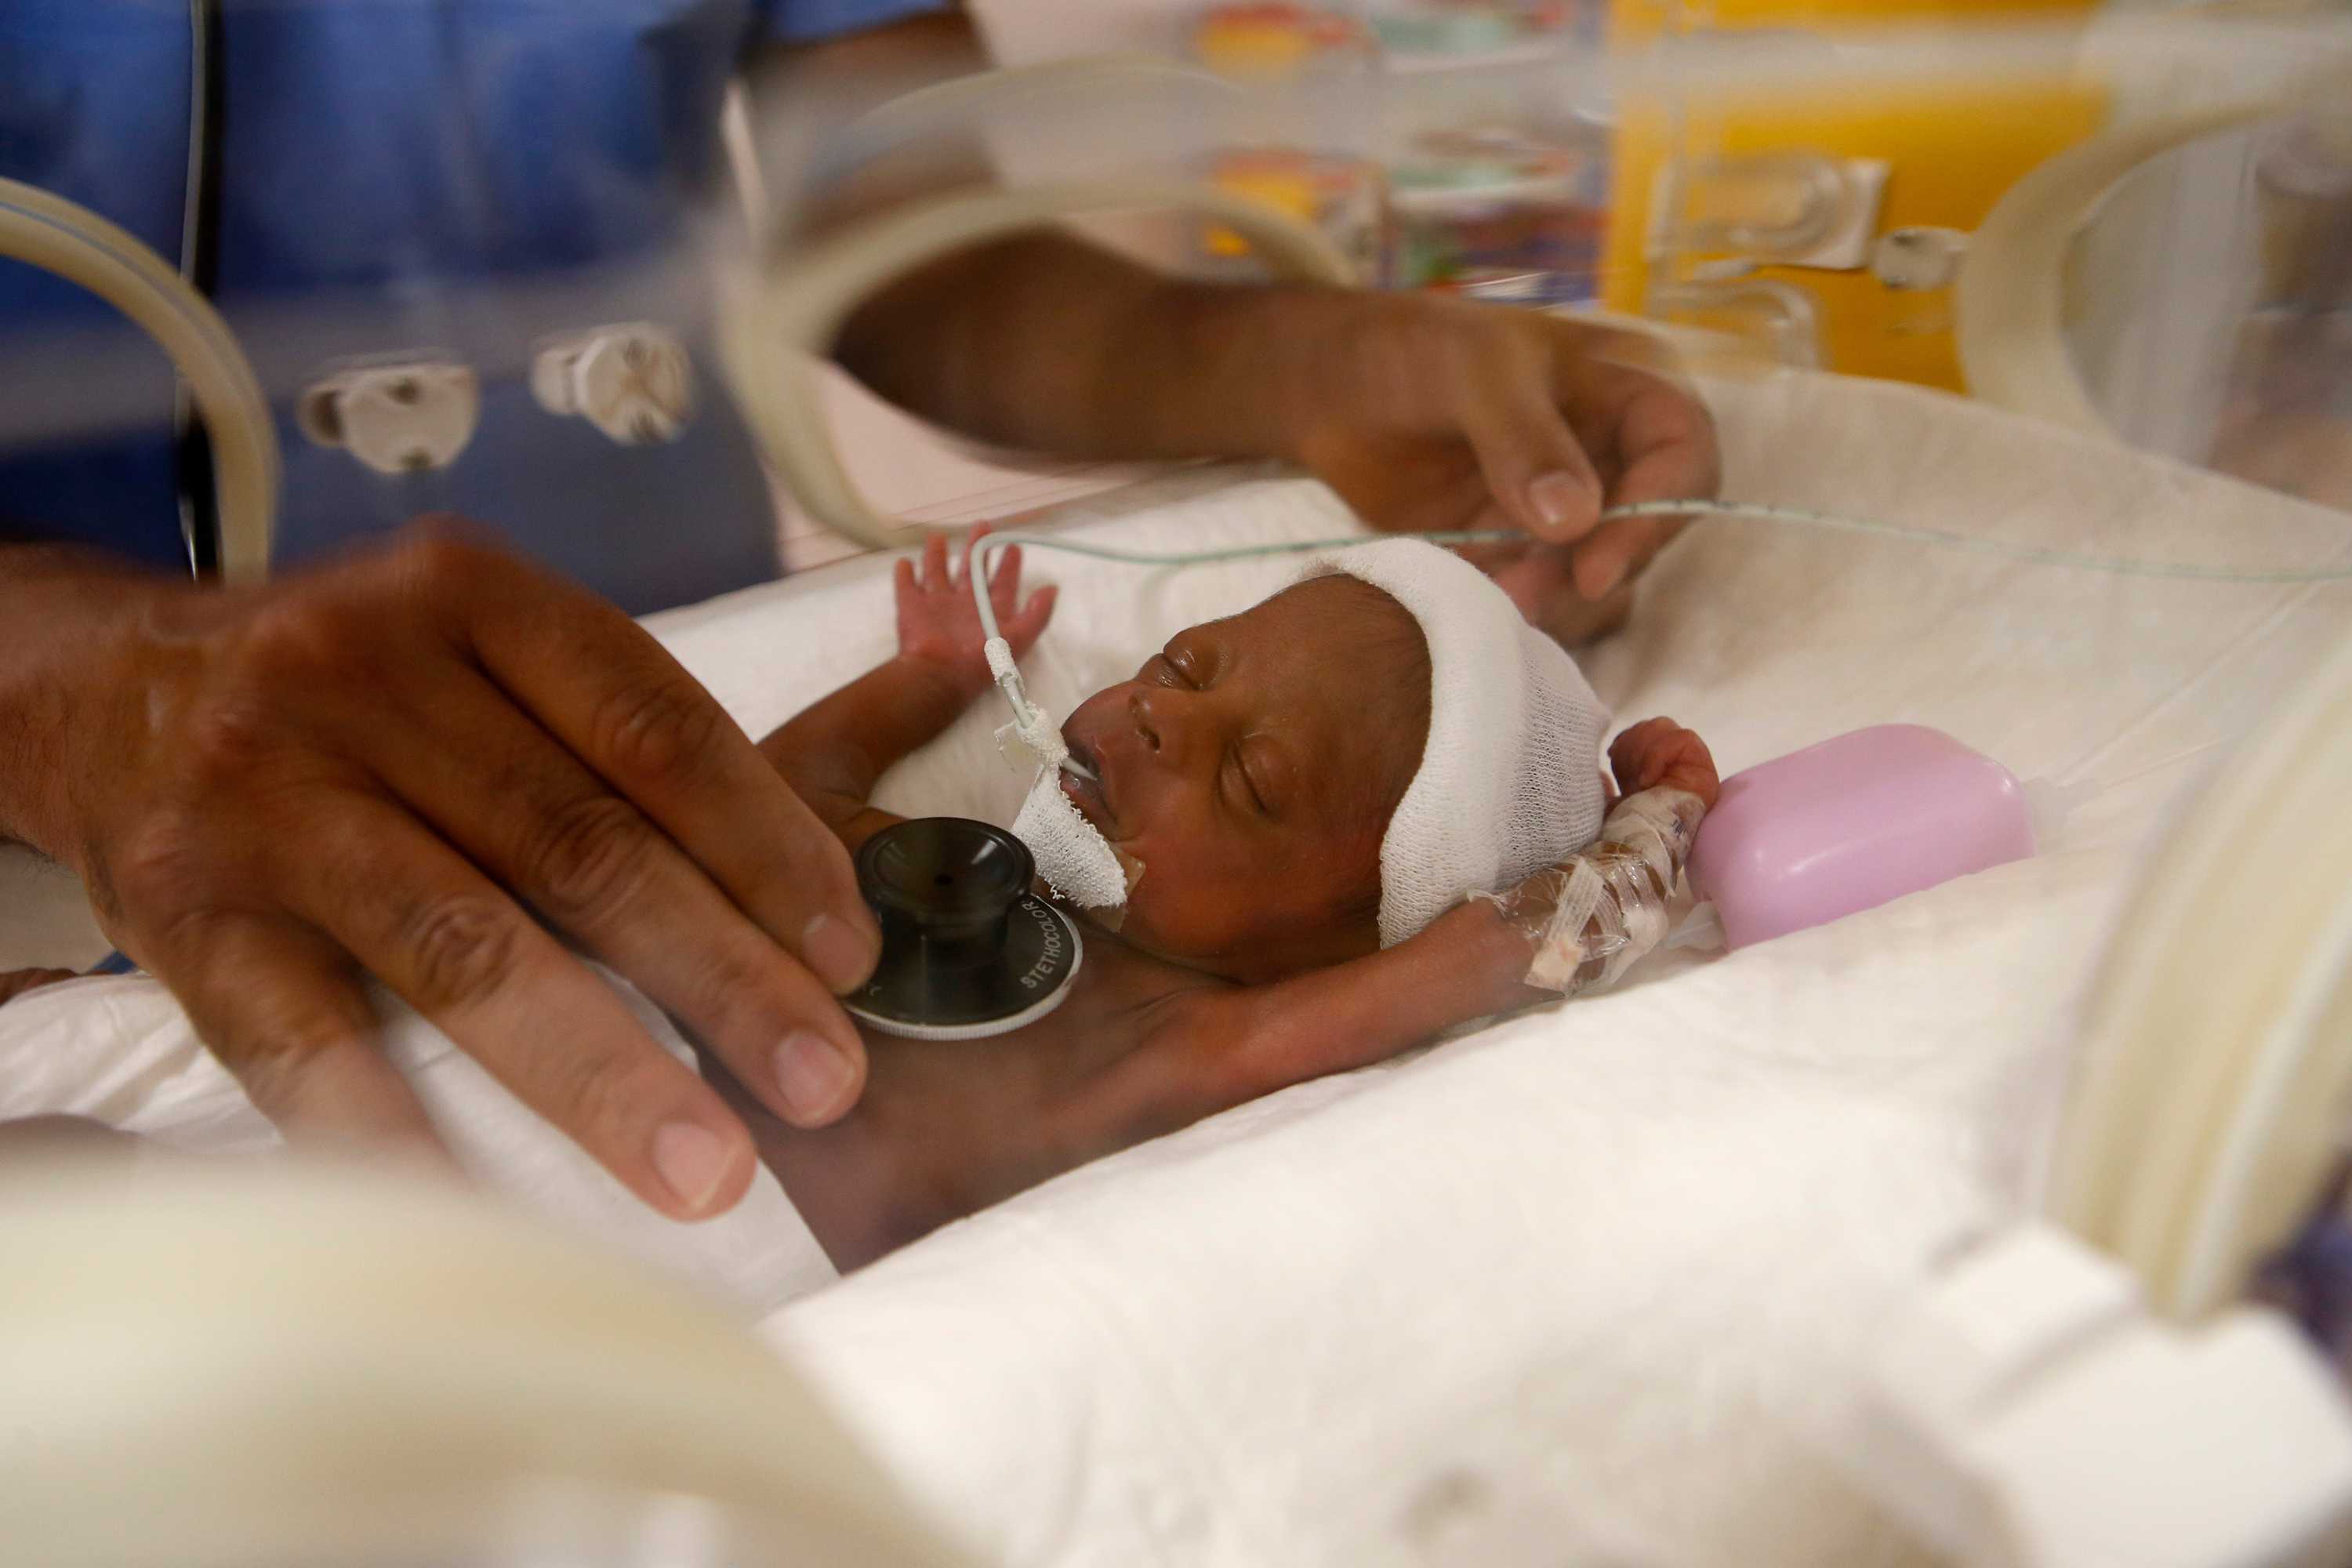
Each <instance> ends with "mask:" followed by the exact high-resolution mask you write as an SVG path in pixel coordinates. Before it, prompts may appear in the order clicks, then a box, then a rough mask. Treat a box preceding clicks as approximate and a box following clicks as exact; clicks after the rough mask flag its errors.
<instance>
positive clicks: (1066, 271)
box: [836, 234, 1349, 459]
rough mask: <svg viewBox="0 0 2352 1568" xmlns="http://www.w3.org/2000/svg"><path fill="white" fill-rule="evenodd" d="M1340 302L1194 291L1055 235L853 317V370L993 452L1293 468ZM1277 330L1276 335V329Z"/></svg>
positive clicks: (901, 288)
mask: <svg viewBox="0 0 2352 1568" xmlns="http://www.w3.org/2000/svg"><path fill="white" fill-rule="evenodd" d="M1348 309H1349V296H1348V295H1346V294H1344V293H1341V292H1339V291H1337V290H1330V289H1312V288H1297V289H1288V288H1284V289H1243V288H1227V287H1222V286H1218V285H1213V284H1199V283H1187V282H1183V281H1181V280H1178V279H1171V278H1168V277H1166V276H1164V275H1162V274H1160V273H1158V272H1155V271H1153V270H1152V269H1150V268H1147V267H1144V266H1141V265H1139V263H1136V262H1133V261H1129V260H1128V259H1126V258H1122V257H1118V256H1115V255H1113V254H1112V253H1110V252H1109V251H1107V250H1104V249H1102V248H1100V247H1097V246H1093V245H1089V244H1087V243H1086V242H1085V241H1083V240H1079V239H1076V238H1075V237H1069V236H1066V235H1060V234H1039V235H1033V236H1027V237H1020V238H1015V239H1011V240H1006V241H1003V242H1001V243H998V244H995V245H992V246H987V247H981V248H977V249H974V250H971V251H966V252H962V253H960V254H958V255H956V256H953V257H950V258H946V259H944V260H942V261H940V262H936V263H934V264H933V265H931V266H930V267H929V268H925V269H923V270H922V271H919V272H918V273H915V274H913V275H911V276H909V277H908V278H907V279H905V280H903V281H902V282H900V283H899V284H898V285H897V286H896V287H894V288H892V289H887V290H886V291H885V292H884V293H882V294H880V295H878V296H877V298H876V299H875V300H873V301H871V302H870V303H869V304H868V305H867V306H866V308H865V309H864V310H860V311H859V312H858V313H857V314H856V316H854V317H852V318H851V320H850V321H849V323H848V325H847V327H846V328H845V331H843V333H842V336H841V338H840V341H839V342H838V343H837V344H836V354H837V357H838V358H839V359H840V361H841V363H843V364H844V365H845V366H846V367H847V368H848V369H849V370H850V371H851V372H852V373H853V374H856V375H857V376H858V377H859V378H860V379H861V380H863V381H865V382H866V384H868V385H869V386H872V387H873V388H874V389H875V390H876V391H877V392H879V393H881V394H882V395H884V396H885V397H887V398H889V399H890V400H891V401H893V402H895V403H898V405H901V406H903V407H906V408H908V409H911V410H913V411H914V412H915V413H918V414H920V415H923V416H926V417H928V418H930V419H934V420H937V421H939V422H940V423H941V424H943V425H947V426H951V427H953V428H955V429H958V430H961V431H963V432H965V433H966V434H968V435H971V436H975V437H980V438H981V439H983V440H988V441H994V442H998V443H1001V444H1003V445H1006V446H1013V447H1026V448H1029V449H1032V450H1036V451H1051V452H1058V453H1062V454H1065V455H1067V456H1071V457H1077V458H1163V459H1164V458H1216V457H1295V456H1297V447H1296V435H1297V419H1296V417H1295V412H1296V410H1297V409H1298V408H1299V407H1300V406H1301V405H1300V401H1299V398H1300V395H1301V393H1302V391H1303V390H1304V389H1303V388H1301V387H1299V386H1297V383H1298V382H1299V381H1300V379H1301V377H1302V371H1301V369H1300V367H1301V366H1302V365H1303V364H1306V363H1310V362H1311V360H1312V359H1313V358H1314V357H1315V356H1313V355H1311V354H1308V353H1303V352H1302V347H1301V345H1302V343H1307V342H1311V341H1313V340H1314V339H1315V338H1316V337H1317V336H1318V334H1325V333H1328V334H1333V335H1336V334H1339V333H1341V332H1344V331H1345V330H1346V328H1345V324H1344V323H1345V319H1346V312H1347V310H1348ZM1276 314H1278V315H1280V317H1281V318H1282V325H1283V331H1282V332H1281V334H1280V342H1279V343H1278V344H1277V342H1276V334H1275V333H1274V332H1272V331H1269V330H1268V323H1269V321H1271V320H1272V319H1273V318H1274V317H1275V316H1276Z"/></svg>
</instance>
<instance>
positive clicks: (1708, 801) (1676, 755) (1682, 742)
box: [1609, 719, 1722, 811]
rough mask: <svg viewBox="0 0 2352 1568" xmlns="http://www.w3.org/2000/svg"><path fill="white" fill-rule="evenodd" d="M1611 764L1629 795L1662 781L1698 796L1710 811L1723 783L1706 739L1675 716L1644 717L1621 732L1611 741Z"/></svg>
mask: <svg viewBox="0 0 2352 1568" xmlns="http://www.w3.org/2000/svg"><path fill="white" fill-rule="evenodd" d="M1609 765H1610V766H1611V767H1612V768H1613V769H1614V770H1616V773H1617V787H1618V788H1619V789H1620V790H1622V792H1623V793H1625V794H1627V795H1633V794H1635V793H1637V792H1639V791H1641V790H1645V789H1656V788H1659V787H1660V786H1661V785H1663V786H1664V787H1665V788H1667V789H1678V790H1683V791H1685V792H1687V793H1688V794H1691V795H1696V796H1698V798H1699V801H1700V803H1701V804H1702V805H1705V806H1706V808H1707V809H1708V810H1709V811H1713V810H1714V809H1715V797H1716V793H1717V790H1719V789H1720V788H1721V787H1722V785H1721V783H1720V782H1719V781H1718V780H1717V778H1716V776H1715V757H1714V755H1713V754H1712V753H1711V752H1708V751H1707V749H1706V742H1705V741H1702V740H1700V739H1699V738H1698V737H1697V736H1696V735H1695V734H1693V733H1691V731H1688V730H1685V729H1684V728H1683V727H1682V726H1681V725H1679V724H1677V723H1675V721H1673V720H1672V719H1645V720H1643V721H1642V722H1641V723H1639V724H1636V725H1634V726H1633V728H1632V729H1630V730H1628V731H1625V732H1624V733H1623V734H1622V735H1620V736H1618V737H1617V738H1616V739H1615V740H1614V741H1612V742H1610V743H1609Z"/></svg>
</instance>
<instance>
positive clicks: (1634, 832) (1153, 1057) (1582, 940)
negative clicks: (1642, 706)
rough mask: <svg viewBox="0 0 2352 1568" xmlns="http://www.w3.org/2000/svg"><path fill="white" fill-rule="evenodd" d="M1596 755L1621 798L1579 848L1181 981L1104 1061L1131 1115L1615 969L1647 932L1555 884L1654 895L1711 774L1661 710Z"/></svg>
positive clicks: (1386, 1044) (1302, 1069) (1186, 1111)
mask: <svg viewBox="0 0 2352 1568" xmlns="http://www.w3.org/2000/svg"><path fill="white" fill-rule="evenodd" d="M1610 761H1611V763H1612V765H1613V766H1614V768H1615V770H1616V773H1617V782H1618V784H1619V787H1620V788H1622V790H1623V791H1624V792H1625V798H1624V799H1622V801H1620V802H1619V803H1618V804H1617V805H1616V806H1615V807H1614V808H1613V809H1612V811H1611V812H1610V814H1609V816H1608V819H1607V820H1606V821H1605V822H1604V823H1603V824H1602V826H1601V838H1600V839H1599V840H1598V841H1596V842H1595V843H1593V844H1592V845H1591V847H1588V848H1586V849H1584V850H1582V851H1580V853H1579V854H1578V855H1577V856H1575V857H1573V858H1570V860H1569V861H1567V862H1564V863H1563V864H1562V865H1560V866H1557V867H1549V868H1545V869H1544V870H1542V871H1539V872H1538V873H1536V875H1534V876H1532V877H1530V878H1528V879H1527V880H1526V881H1525V882H1522V883H1521V884H1519V885H1518V886H1517V888H1513V889H1507V890H1506V891H1505V892H1503V893H1502V894H1500V895H1498V896H1496V897H1494V898H1485V897H1480V898H1474V899H1472V900H1468V901H1465V902H1464V903H1462V904H1460V905H1458V906H1456V907H1455V908H1454V909H1452V910H1447V911H1446V912H1445V913H1444V915H1442V916H1440V917H1439V918H1438V919H1437V920H1436V921H1433V923H1432V924H1431V925H1430V926H1429V927H1428V929H1427V930H1425V931H1422V932H1421V933H1420V934H1419V935H1417V936H1415V937H1414V938H1412V940H1411V941H1410V942H1400V943H1399V944H1397V945H1396V946H1395V947H1391V948H1388V949H1386V950H1384V951H1382V952H1376V953H1373V954H1371V955H1370V956H1368V957H1365V958H1360V959H1355V960H1352V961H1350V962H1349V963H1341V964H1335V965H1333V966H1332V967H1330V968H1328V969H1321V970H1317V971H1314V972H1312V973H1307V974H1301V975H1296V976H1294V977H1292V978H1290V979H1287V980H1283V981H1278V982H1276V983H1275V984H1269V985H1255V986H1247V987H1243V988H1239V989H1235V990H1232V991H1224V992H1198V993H1192V994H1189V995H1187V996H1186V997H1185V998H1183V999H1182V1000H1181V1003H1180V1004H1179V1005H1177V1006H1176V1007H1174V1008H1172V1009H1171V1013H1170V1016H1169V1017H1168V1019H1167V1021H1166V1023H1165V1024H1164V1026H1163V1027H1162V1038H1161V1040H1160V1042H1159V1044H1160V1047H1162V1048H1160V1049H1153V1050H1145V1051H1140V1052H1137V1053H1136V1054H1135V1055H1134V1056H1133V1057H1131V1058H1128V1059H1127V1060H1126V1061H1124V1062H1122V1063H1121V1064H1120V1065H1119V1068H1118V1071H1119V1072H1120V1073H1122V1074H1124V1075H1126V1076H1127V1077H1128V1079H1129V1081H1128V1082H1126V1083H1124V1084H1122V1085H1121V1086H1120V1094H1119V1096H1118V1098H1120V1099H1129V1097H1131V1100H1130V1103H1131V1104H1133V1105H1134V1106H1136V1107H1137V1108H1138V1112H1137V1114H1138V1115H1139V1119H1140V1120H1142V1121H1147V1122H1148V1121H1162V1122H1164V1125H1162V1126H1160V1127H1157V1128H1151V1129H1149V1130H1148V1131H1166V1130H1168V1129H1170V1128H1173V1127H1178V1126H1181V1125H1184V1124H1185V1123H1187V1122H1190V1121H1197V1120H1198V1119H1200V1118H1201V1117H1203V1116H1208V1115H1212V1114H1213V1113H1214V1112H1216V1111H1218V1110H1223V1109H1225V1108H1226V1107H1228V1106H1232V1105H1238V1104H1240V1103H1242V1102H1243V1101H1244V1100H1252V1099H1255V1098H1256V1097H1258V1096H1260V1095H1264V1094H1270V1093H1272V1092H1274V1091H1275V1090H1276V1089H1284V1088H1286V1087H1288V1086H1289V1085H1291V1084H1294V1083H1299V1082H1303V1081H1304V1080H1306V1079H1311V1078H1319V1077H1321V1076H1323V1075H1325V1074H1327V1073H1333V1072H1343V1071H1346V1070H1348V1069H1349V1068H1358V1067H1364V1066H1367V1065H1369V1064H1370V1063H1373V1062H1378V1061H1384V1060H1386V1059H1387V1058H1390V1057H1392V1056H1395V1055H1396V1054H1397V1053H1399V1052H1400V1051H1404V1050H1409V1049H1411V1048H1412V1047H1414V1046H1417V1045H1420V1044H1422V1043H1423V1042H1424V1041H1426V1040H1428V1039H1430V1038H1431V1037H1433V1036H1435V1035H1438V1034H1440V1033H1442V1032H1443V1031H1444V1030H1446V1029H1449V1028H1452V1027H1453V1026H1455V1025H1457V1024H1463V1023H1466V1022H1468V1021H1469V1020H1471V1019H1473V1018H1478V1017H1484V1016H1486V1015H1488V1014H1492V1013H1500V1012H1505V1011H1507V1010H1509V1009H1512V1008H1517V1007H1523V1006H1526V1005H1528V1004H1530V1003H1534V1002H1543V1001H1551V1000H1557V999H1558V998H1559V996H1560V995H1562V994H1568V995H1574V994H1577V993H1579V992H1580V991H1582V990H1586V989H1591V988H1592V987H1593V986H1594V985H1595V984H1596V983H1599V982H1601V981H1602V980H1604V979H1613V978H1615V973H1616V972H1617V971H1619V970H1622V967H1623V966H1624V964H1625V963H1629V962H1631V960H1632V958H1633V957H1638V956H1639V953H1640V952H1647V951H1648V950H1649V947H1651V946H1654V945H1655V940H1654V938H1655V935H1658V934H1663V932H1662V931H1659V932H1655V933H1649V932H1643V933H1642V934H1643V935H1647V936H1648V937H1649V938H1650V940H1649V941H1647V942H1643V943H1641V944H1639V952H1634V951H1633V949H1631V948H1629V947H1628V946H1627V944H1625V943H1624V942H1622V935H1623V934H1624V931H1625V929H1626V924H1627V920H1626V916H1627V914H1628V913H1629V912H1630V911H1627V910H1618V909H1616V908H1615V907H1614V906H1613V905H1612V908H1611V909H1609V910H1596V909H1593V908H1592V907H1591V905H1589V904H1588V905H1585V906H1583V908H1584V910H1585V911H1586V912H1584V913H1582V914H1578V913H1576V912H1574V911H1573V910H1568V911H1567V912H1566V914H1565V918H1563V911H1564V910H1566V906H1564V905H1563V902H1562V899H1563V895H1564V894H1567V893H1570V892H1571V891H1579V890H1583V889H1588V888H1589V887H1590V886H1591V884H1594V883H1597V884H1599V885H1600V887H1601V889H1604V893H1603V896H1604V897H1605V898H1609V899H1623V900H1626V901H1627V902H1629V903H1630V902H1632V901H1634V900H1647V902H1648V903H1649V904H1650V906H1651V907H1652V908H1654V909H1656V910H1663V908H1664V902H1665V900H1666V899H1667V898H1668V897H1669V896H1670V895H1671V894H1672V892H1673V890H1674V882H1675V879H1676V878H1678V877H1679V876H1680V874H1681V872H1682V868H1683V865H1684V861H1685V858H1686V857H1687V856H1688V854H1689V850H1690V844H1691V839H1692V836H1693V834H1694V833H1695V831H1696V828H1697V826H1698V822H1699V818H1700V817H1701V816H1703V815H1704V814H1705V812H1706V810H1707V809H1709V808H1710V807H1712V806H1713V805H1714V804H1715V798H1716V793H1717V779H1716V772H1715V762H1714V759H1713V758H1712V757H1711V756H1710V755H1709V754H1708V752H1707V750H1706V743H1705V742H1702V741H1700V740H1699V738H1698V737H1697V736H1696V735H1695V734H1693V733H1692V732H1691V731H1688V730H1685V729H1683V728H1681V727H1680V726H1679V725H1676V724H1675V723H1674V722H1673V721H1671V720H1665V719H1653V720H1650V721H1647V722H1646V723H1643V724H1638V725H1636V726H1634V727H1633V729H1631V730H1628V731H1626V732H1625V733H1624V734H1622V735H1621V736H1619V737H1618V739H1617V742H1616V743H1615V744H1614V745H1612V747H1611V748H1610ZM1654 825H1664V826H1654ZM1648 838H1654V842H1648V843H1645V842H1643V840H1644V839H1648ZM1662 862H1663V865H1662V864H1661V863H1662ZM1662 870H1663V876H1662V875H1661V871H1662ZM1612 959H1614V960H1616V961H1617V963H1616V964H1615V965H1614V967H1613V968H1612ZM1145 1107H1148V1108H1149V1110H1144V1109H1142V1108H1145ZM1139 1131H1146V1130H1143V1129H1139ZM1148 1131H1147V1135H1148Z"/></svg>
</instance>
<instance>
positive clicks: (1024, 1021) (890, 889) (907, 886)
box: [845, 816, 1084, 1040]
mask: <svg viewBox="0 0 2352 1568" xmlns="http://www.w3.org/2000/svg"><path fill="white" fill-rule="evenodd" d="M1035 876H1036V865H1035V862H1034V860H1033V859H1032V858H1030V854H1029V849H1028V847H1027V846H1026V845H1024V844H1023V843H1022V842H1021V840H1020V839H1018V838H1016V837H1013V835H1012V834H1010V833H1007V832H1005V831H1004V829H1003V828H1001V827H992V826H989V825H988V824H987V823H985V822H974V821H971V819H969V818H967V817H961V816H921V817H916V818H914V819H912V820H910V821H907V822H901V823H897V824H895V825H893V826H889V827H886V828H884V829H883V830H882V831H881V832H879V833H877V834H876V835H875V836H874V837H871V838H869V839H867V840H866V843H865V846H864V847H862V848H860V849H859V850H858V852H857V887H858V890H859V891H860V892H861V893H863V894H865V896H866V902H867V903H868V904H870V905H871V906H873V909H874V912H875V914H876V915H877V917H878V918H879V920H880V921H881V924H882V958H881V962H880V963H878V964H877V966H876V968H875V971H874V976H873V978H872V979H870V980H868V981H867V982H866V984H865V985H864V986H863V987H862V988H860V989H859V990H858V991H856V992H855V993H853V994H851V995H850V996H848V997H847V998H846V999H845V1005H846V1006H847V1008H848V1009H849V1012H850V1014H851V1016H854V1017H856V1018H858V1019H860V1020H861V1021H863V1022H865V1023H866V1024H870V1025H872V1026H874V1027H875V1028H877V1029H879V1030H881V1031H882V1032H883V1033H885V1034H890V1035H901V1036H905V1037H909V1038H912V1039H919V1040H971V1039H980V1038H982V1037H986V1036H989V1035H1001V1034H1004V1033H1006V1032H1008V1031H1010V1030H1013V1029H1018V1028H1020V1027H1022V1026H1024V1025H1028V1024H1034V1023H1035V1022H1036V1021H1037V1020H1038V1019H1040V1018H1042V1017H1044V1016H1045V1015H1046V1014H1048V1013H1051V1012H1052V1011H1053V1010H1054V1009H1055V1008H1056V1007H1058V1006H1060V1005H1062V1001H1063V999H1064V998H1065V997H1066V996H1067V995H1068V994H1069V992H1070V983H1071V982H1072V981H1073V980H1075V979H1076V978H1077V973H1078V963H1079V961H1080V959H1081V958H1082V957H1083V956H1084V948H1083V945H1082V944H1081V943H1080V942H1079V940H1078V930H1077V927H1076V924H1074V923H1073V922H1072V921H1071V920H1070V918H1069V917H1068V916H1067V915H1065V914H1064V913H1063V912H1062V911H1061V910H1057V909H1055V907H1054V906H1053V905H1052V904H1050V903H1047V902H1046V901H1045V900H1044V899H1041V898H1039V897H1038V896H1037V895H1036V894H1034V892H1032V891H1031V890H1030V886H1031V883H1032V881H1033V879H1034V878H1035Z"/></svg>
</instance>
